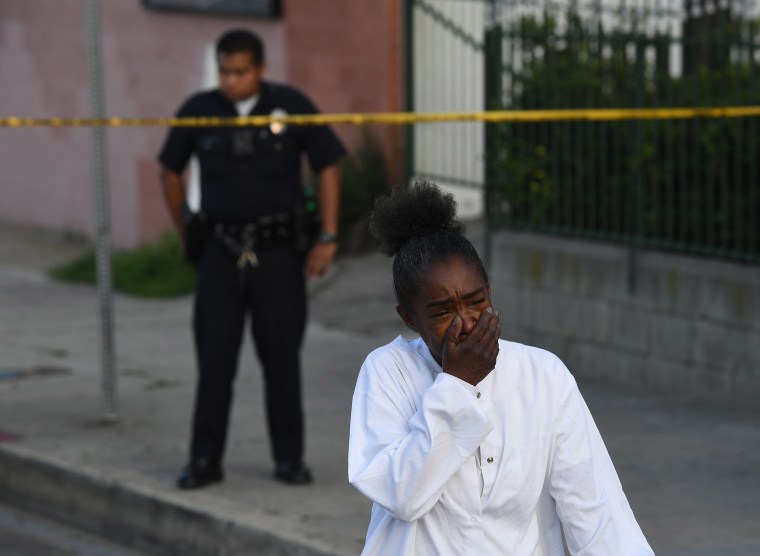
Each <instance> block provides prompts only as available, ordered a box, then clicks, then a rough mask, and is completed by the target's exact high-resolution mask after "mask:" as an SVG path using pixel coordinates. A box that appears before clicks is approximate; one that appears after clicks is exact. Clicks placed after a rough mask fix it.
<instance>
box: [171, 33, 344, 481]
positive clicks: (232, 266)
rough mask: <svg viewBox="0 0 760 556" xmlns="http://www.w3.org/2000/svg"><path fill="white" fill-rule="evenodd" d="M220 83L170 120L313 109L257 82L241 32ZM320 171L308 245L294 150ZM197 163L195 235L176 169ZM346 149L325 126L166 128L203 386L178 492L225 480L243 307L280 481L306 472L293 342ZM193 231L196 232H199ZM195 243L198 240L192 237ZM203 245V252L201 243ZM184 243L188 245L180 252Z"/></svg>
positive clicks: (249, 45) (332, 225)
mask: <svg viewBox="0 0 760 556" xmlns="http://www.w3.org/2000/svg"><path fill="white" fill-rule="evenodd" d="M216 54H217V63H218V70H219V81H220V85H219V88H218V89H214V90H211V91H206V92H201V93H198V94H196V95H194V96H192V97H190V98H189V99H188V100H187V101H186V102H185V103H184V104H183V105H182V107H181V108H180V109H179V111H178V113H177V116H179V117H185V116H222V117H235V116H238V115H269V114H272V113H275V114H282V113H287V114H313V113H316V112H317V110H316V108H315V107H314V105H313V104H312V103H311V102H310V101H309V100H308V99H307V98H306V97H305V96H304V95H303V94H301V93H300V92H298V91H297V90H295V89H293V88H292V87H287V86H284V85H279V84H274V83H270V82H267V81H264V80H263V79H262V77H263V75H264V71H265V65H264V52H263V45H262V43H261V41H260V39H259V38H258V37H257V36H255V35H253V34H252V33H250V32H248V31H244V30H234V31H230V32H228V33H226V34H225V35H223V36H222V37H221V38H220V39H219V41H218V42H217V45H216ZM303 153H305V154H306V155H307V158H308V161H309V164H310V166H311V168H312V170H313V171H314V172H315V173H316V174H317V176H318V194H317V196H318V201H319V207H320V208H319V213H320V216H321V224H320V226H321V232H320V233H319V237H318V239H317V240H316V242H315V243H313V244H312V243H308V244H306V245H305V246H303V245H301V248H299V245H300V244H301V243H302V242H301V241H300V239H301V238H302V237H303V234H302V233H301V232H302V229H303V226H301V221H302V219H301V218H299V217H298V215H299V214H301V213H302V211H300V210H299V209H300V208H301V207H302V205H303V200H302V191H303V190H302V183H301V177H302V168H301V155H302V154H303ZM193 154H195V155H196V156H197V157H198V161H199V163H200V176H201V209H202V215H203V217H204V218H205V219H200V217H196V218H195V219H194V222H195V224H196V225H197V224H198V222H199V221H201V222H202V225H201V230H202V233H201V241H200V242H198V241H197V239H198V238H197V237H194V238H190V237H184V235H185V234H184V230H185V229H186V227H185V223H186V212H185V210H184V209H185V206H186V205H185V184H184V180H183V176H182V174H183V172H184V170H185V167H186V165H187V162H188V160H189V159H190V157H191V156H192V155H193ZM344 154H345V150H344V148H343V146H342V145H341V143H340V141H339V140H338V139H337V137H336V136H335V135H334V134H333V132H332V131H331V130H330V129H329V128H327V127H324V126H306V127H304V126H288V127H283V126H277V125H272V126H270V127H224V128H214V127H207V128H192V127H188V128H181V127H175V128H172V129H171V131H170V132H169V134H168V137H167V139H166V142H165V144H164V146H163V149H162V151H161V153H160V155H159V161H160V163H161V165H162V172H161V181H162V184H163V189H164V193H165V198H166V201H167V204H168V207H169V210H170V212H171V215H172V218H173V220H174V223H175V225H176V227H177V229H178V230H179V232H180V235H181V236H183V238H184V240H185V241H186V242H187V243H188V245H186V252H192V251H193V250H195V251H197V253H196V255H195V256H196V258H197V261H196V264H197V285H196V291H195V306H194V317H193V329H194V339H195V347H196V355H197V359H198V369H199V375H198V383H197V390H196V399H195V411H194V416H193V424H192V441H191V445H190V462H189V464H188V465H187V467H185V468H184V470H183V471H182V473H181V474H180V476H179V478H178V480H177V485H178V486H179V488H183V489H188V488H200V487H203V486H206V485H207V484H209V483H213V482H217V481H221V480H222V478H223V470H222V456H223V454H224V447H225V440H226V435H227V425H228V420H229V414H230V406H231V402H232V385H233V381H234V378H235V373H236V370H237V363H238V354H239V351H240V344H241V340H242V333H243V326H244V321H245V319H246V315H250V318H251V323H252V330H253V341H254V344H255V347H256V353H257V355H258V357H259V360H260V361H261V364H262V367H263V370H264V383H265V388H266V414H267V419H268V427H269V437H270V442H271V450H272V456H273V459H274V461H275V478H277V479H278V480H280V481H283V482H286V483H290V484H304V483H309V482H311V480H312V477H311V472H310V470H309V469H308V467H306V465H305V464H304V462H303V449H304V439H303V416H302V409H301V385H300V359H299V358H300V347H301V341H302V338H303V333H304V329H305V325H306V283H305V282H306V276H307V275H308V276H317V275H321V274H324V272H325V271H326V270H327V268H328V267H329V265H330V263H331V262H332V260H333V257H334V256H335V253H336V250H337V245H336V233H337V226H338V201H339V181H340V176H339V171H338V167H337V162H338V161H339V160H340V159H341V158H342V157H343V156H344ZM197 232H198V230H197V229H195V231H194V232H193V235H194V236H197V235H198V233H197ZM191 239H192V240H193V243H194V244H196V245H195V246H192V245H189V243H190V240H191ZM198 245H200V249H198ZM187 248H190V249H187Z"/></svg>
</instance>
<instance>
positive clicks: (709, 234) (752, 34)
mask: <svg viewBox="0 0 760 556" xmlns="http://www.w3.org/2000/svg"><path fill="white" fill-rule="evenodd" d="M411 3H412V4H413V5H414V6H415V7H417V15H416V17H418V18H419V19H423V18H426V19H427V20H428V21H429V22H434V21H438V22H439V23H440V28H441V29H444V28H449V29H454V30H456V31H457V32H456V33H454V32H451V33H450V35H451V42H452V44H458V45H459V47H460V48H461V49H463V50H466V51H469V52H470V53H472V52H478V53H479V55H482V63H483V66H482V67H483V68H484V76H485V79H484V81H485V83H484V84H472V83H471V84H470V86H471V87H480V88H481V90H482V91H483V93H482V94H483V96H484V98H485V101H484V105H485V108H488V109H497V108H498V109H507V110H509V109H516V110H519V109H532V110H541V109H563V108H649V107H651V108H666V107H705V106H742V105H753V106H757V105H760V89H758V85H759V84H760V83H759V82H760V79H759V78H758V69H759V66H760V43H759V42H758V23H757V21H756V19H757V16H756V14H755V13H754V8H753V6H751V5H749V4H748V3H746V2H744V3H741V4H737V3H735V2H732V1H731V0H700V2H699V3H697V2H691V1H687V2H686V3H681V2H679V3H676V2H666V1H664V0H651V1H647V2H639V3H635V2H633V3H632V2H620V3H619V4H618V3H612V2H592V3H583V2H577V1H576V2H570V3H566V2H552V1H549V0H546V1H544V2H543V3H542V2H533V1H531V2H527V1H523V0H482V1H481V0H467V1H465V0H411ZM467 5H469V6H471V9H472V10H473V13H479V14H481V16H480V17H482V29H483V31H482V35H481V36H480V37H478V36H477V35H476V34H472V28H473V25H469V27H468V29H469V32H470V33H471V34H470V35H466V36H465V33H464V32H463V28H462V26H461V25H460V26H459V27H456V26H455V25H454V23H455V22H456V20H455V19H454V18H453V17H452V18H450V19H448V20H447V19H446V15H447V14H455V12H454V11H453V8H452V6H456V8H457V9H459V10H464V9H467V8H466V6H467ZM411 13H412V14H414V11H413V10H412V12H411ZM433 16H435V17H433ZM462 21H466V20H462ZM463 36H465V38H466V39H468V40H463V39H462V37H463ZM412 39H413V40H415V41H416V40H418V38H417V37H412ZM457 74H458V72H457V68H456V67H452V77H451V89H452V90H454V89H456V88H457V87H459V86H460V83H457V79H458V77H457ZM424 75H425V74H424V73H420V74H418V75H417V79H420V78H424ZM439 79H440V78H439ZM416 86H417V87H419V83H417V84H416ZM438 89H441V87H440V86H439V87H438ZM449 109H453V110H456V109H457V108H456V107H454V106H451V107H449ZM759 134H760V129H758V121H757V118H749V117H748V118H734V119H728V118H711V119H705V118H700V119H692V120H675V119H674V120H656V121H655V120H649V121H616V122H589V121H574V122H567V121H565V122H559V121H555V122H542V123H509V124H489V125H488V126H487V129H486V132H485V145H484V147H483V152H482V153H481V154H480V156H481V158H482V159H483V160H484V161H485V173H484V175H481V179H482V180H483V181H484V182H485V188H486V191H487V195H486V203H485V207H484V211H485V214H486V217H487V219H488V221H489V222H490V223H491V224H492V225H494V226H506V227H510V228H513V229H529V230H534V231H539V232H544V233H556V234H562V235H572V236H581V237H589V238H597V239H601V240H605V241H613V242H620V243H624V244H628V245H632V246H642V247H643V246H647V247H653V248H658V249H672V250H677V251H681V252H690V253H698V254H704V255H710V256H716V257H721V258H727V259H732V260H740V261H750V262H756V261H759V260H760V191H759V187H758V178H760V168H759V167H758V165H759V164H760V157H758V156H757V154H756V150H757V148H758V135H759ZM438 139H439V140H440V137H439V138H438ZM452 140H453V139H452ZM461 154H462V149H461V148H460V149H458V150H457V151H453V150H452V153H451V154H450V155H449V157H454V156H461ZM419 169H420V168H418V170H419ZM426 170H427V171H428V172H430V169H426ZM421 173H424V172H421ZM439 177H440V176H439ZM443 178H444V179H445V176H444V177H443Z"/></svg>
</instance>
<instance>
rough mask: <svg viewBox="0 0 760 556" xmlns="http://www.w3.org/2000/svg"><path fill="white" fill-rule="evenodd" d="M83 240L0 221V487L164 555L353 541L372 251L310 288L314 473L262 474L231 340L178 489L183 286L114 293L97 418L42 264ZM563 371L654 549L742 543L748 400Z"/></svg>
mask: <svg viewBox="0 0 760 556" xmlns="http://www.w3.org/2000/svg"><path fill="white" fill-rule="evenodd" d="M87 247H88V246H87V244H86V242H81V241H78V240H75V239H73V238H63V237H61V236H57V235H54V234H47V233H43V232H38V231H33V230H28V229H21V228H18V227H16V226H8V225H0V499H2V500H5V501H6V502H7V503H11V504H13V505H14V506H18V507H22V508H25V509H27V510H31V511H34V512H38V513H42V514H44V515H47V516H49V517H52V518H55V519H58V520H62V521H66V522H68V523H71V524H73V525H76V526H77V527H80V528H83V529H85V530H90V531H92V532H94V533H97V534H99V535H102V536H105V537H106V538H111V539H114V540H116V541H119V542H128V543H129V544H131V545H132V546H135V547H137V548H144V549H149V550H152V551H154V552H162V553H165V554H182V555H194V554H215V555H239V554H298V555H324V554H337V555H353V554H358V553H359V552H360V550H361V547H362V544H363V538H364V534H365V531H366V527H367V523H368V521H369V510H370V504H369V502H368V501H367V500H366V499H364V498H363V497H362V495H361V494H359V493H358V492H357V491H355V490H354V489H353V488H352V487H351V486H350V485H349V484H348V483H347V480H346V451H347V442H348V421H349V415H350V409H351V408H350V404H351V395H352V392H353V387H354V382H355V379H356V375H357V372H358V369H359V366H360V365H361V363H362V361H363V359H364V357H365V356H366V355H367V353H369V351H371V350H372V349H374V348H375V347H377V346H379V345H381V344H384V343H387V342H389V341H390V340H392V339H393V338H394V337H395V336H396V335H398V334H400V333H406V332H405V331H404V329H403V325H402V323H401V322H400V320H399V319H398V317H397V316H396V312H395V309H394V300H393V293H392V288H391V281H390V260H389V259H388V258H386V257H384V256H382V255H379V254H375V253H372V254H367V255H362V256H354V257H342V258H340V259H339V260H338V261H337V263H336V264H335V265H334V268H333V270H332V272H331V274H330V275H329V276H327V277H326V278H322V279H319V280H316V281H314V282H312V283H311V284H310V287H309V288H310V298H311V305H310V314H311V320H310V324H309V327H308V330H307V337H306V342H305V345H304V349H303V362H304V364H303V368H304V371H303V372H304V400H305V411H306V419H307V453H306V460H307V462H308V463H309V465H310V466H311V467H312V469H313V471H314V476H315V482H314V484H312V485H309V486H305V487H291V486H286V485H282V484H281V483H278V482H276V481H274V480H273V479H272V463H271V459H270V454H269V445H268V440H267V437H266V430H265V424H264V411H263V407H262V389H261V377H260V369H259V366H258V362H257V361H256V359H255V357H254V355H253V349H252V345H251V341H250V338H248V337H247V338H246V342H245V344H244V348H243V353H242V357H241V361H240V368H239V373H238V379H237V382H236V388H235V405H234V409H233V414H232V422H231V427H230V437H229V442H228V449H227V456H226V460H225V471H226V478H225V481H224V482H223V483H220V484H218V485H214V486H210V487H208V488H205V489H202V490H199V491H192V492H185V491H179V490H177V489H176V488H175V487H174V479H175V476H176V474H177V472H178V471H179V470H180V468H181V467H182V466H183V465H184V464H185V462H186V456H187V442H188V435H189V423H190V414H191V411H192V397H193V389H194V381H195V366H194V361H193V353H192V341H191V334H190V317H191V299H190V298H189V297H182V298H177V299H171V300H145V299H137V298H133V297H129V296H124V295H116V296H115V299H114V315H115V339H116V340H115V349H116V362H117V364H116V368H117V384H116V387H117V391H118V401H119V411H118V413H119V420H118V422H116V423H108V422H106V421H104V420H103V416H104V415H105V407H104V402H103V392H102V388H103V379H102V374H101V369H100V365H101V363H100V361H101V358H100V347H99V339H100V322H99V312H98V304H97V292H96V290H95V289H94V288H92V287H87V286H76V285H70V284H63V283H58V282H55V281H52V280H50V279H49V278H47V277H46V275H45V270H46V269H47V268H49V267H50V266H51V265H53V264H55V263H57V262H61V261H65V260H68V259H70V258H71V257H73V256H75V255H77V254H79V253H81V252H83V251H84V250H85V249H87ZM502 318H504V319H505V320H506V321H507V322H508V319H509V316H508V315H503V316H502ZM505 329H508V327H506V328H505ZM558 355H559V356H560V357H562V354H561V353H560V354H558ZM571 370H573V369H571ZM579 374H582V373H579ZM579 383H580V387H581V391H582V393H583V395H584V397H585V398H586V401H587V403H588V404H589V406H590V408H591V411H592V413H593V415H594V417H595V419H596V421H597V424H598V426H599V428H600V430H601V432H602V435H603V437H604V439H605V442H606V444H607V446H608V449H609V451H610V453H611V455H612V458H613V461H614V462H615V465H616V468H617V470H618V473H619V475H620V478H621V481H622V483H623V487H624V489H625V491H626V493H627V495H628V498H629V501H630V503H631V506H632V507H633V509H634V513H635V514H636V516H637V518H638V520H639V523H640V525H641V527H642V529H643V530H644V533H645V534H646V536H647V538H648V539H649V541H650V544H651V545H652V547H653V548H654V549H655V552H656V553H657V554H660V555H666V556H685V555H692V556H706V555H728V556H745V555H746V556H749V555H757V554H760V412H758V413H751V412H743V413H741V412H734V411H731V410H730V409H727V408H725V407H713V406H709V405H704V404H701V405H698V404H694V403H689V402H686V401H684V400H682V399H680V400H679V399H669V398H668V397H663V396H654V395H651V394H647V393H645V392H637V391H631V390H629V389H622V388H619V387H615V386H613V385H607V384H603V383H598V382H597V383H592V382H588V381H584V380H582V379H581V380H579Z"/></svg>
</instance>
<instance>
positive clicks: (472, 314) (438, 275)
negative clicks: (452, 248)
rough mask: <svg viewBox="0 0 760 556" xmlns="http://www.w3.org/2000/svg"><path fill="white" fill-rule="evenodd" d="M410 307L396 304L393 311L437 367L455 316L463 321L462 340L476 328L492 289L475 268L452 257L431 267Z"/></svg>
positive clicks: (462, 260) (489, 304)
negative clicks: (417, 337) (425, 346)
mask: <svg viewBox="0 0 760 556" xmlns="http://www.w3.org/2000/svg"><path fill="white" fill-rule="evenodd" d="M410 305H411V306H410V307H403V306H401V305H399V306H397V307H396V310H397V311H398V314H399V315H400V316H401V318H402V319H403V321H404V323H406V325H407V326H408V327H409V328H411V329H412V330H414V331H415V332H417V333H418V334H419V335H420V337H421V338H422V341H424V342H425V345H427V347H428V349H429V350H430V353H431V354H432V356H433V358H434V359H435V360H436V361H437V362H438V364H439V365H440V364H442V363H441V361H442V357H441V354H442V350H443V341H444V338H445V337H446V331H447V329H448V328H449V326H450V325H451V322H452V321H453V320H454V317H456V316H457V315H459V317H461V319H462V332H461V334H460V337H459V341H462V340H464V339H465V338H466V337H467V335H468V334H469V333H470V332H471V331H472V329H473V328H474V327H475V323H476V322H477V320H478V318H479V317H480V313H482V312H483V311H484V310H485V309H486V308H487V307H490V306H491V288H490V286H489V285H488V284H487V283H486V281H485V279H484V278H483V276H482V275H481V273H480V272H479V271H478V269H477V268H476V267H475V266H474V265H471V264H468V263H467V262H465V260H464V259H462V258H461V257H452V258H450V259H447V260H445V261H439V262H437V263H433V264H432V265H431V266H430V268H429V269H428V272H427V275H426V276H425V279H424V280H423V281H422V284H420V289H419V292H418V293H417V295H415V296H414V297H413V298H412V299H411V300H410Z"/></svg>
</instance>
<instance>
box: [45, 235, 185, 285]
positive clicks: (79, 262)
mask: <svg viewBox="0 0 760 556" xmlns="http://www.w3.org/2000/svg"><path fill="white" fill-rule="evenodd" d="M112 274H113V283H114V288H115V289H117V290H119V291H121V292H124V293H127V294H130V295H135V296H139V297H154V298H155V297H176V296H181V295H186V294H188V293H190V292H191V291H192V290H193V288H194V286H195V271H194V270H193V268H192V267H191V266H190V265H188V264H187V263H185V261H184V259H183V258H182V251H181V247H180V243H179V238H178V237H177V235H176V234H174V233H167V234H165V235H164V236H162V237H161V239H160V240H159V241H158V242H156V243H154V244H150V245H142V246H140V247H138V248H136V249H134V250H129V251H120V252H117V253H115V254H114V255H113V257H112ZM50 275H51V276H52V277H53V278H56V279H58V280H63V281H67V282H79V283H85V284H94V283H95V280H96V271H95V254H94V253H93V252H90V253H87V254H85V255H84V256H82V257H80V258H78V259H76V260H74V261H72V262H70V263H66V264H63V265H60V266H57V267H55V268H53V269H52V270H51V271H50Z"/></svg>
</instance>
